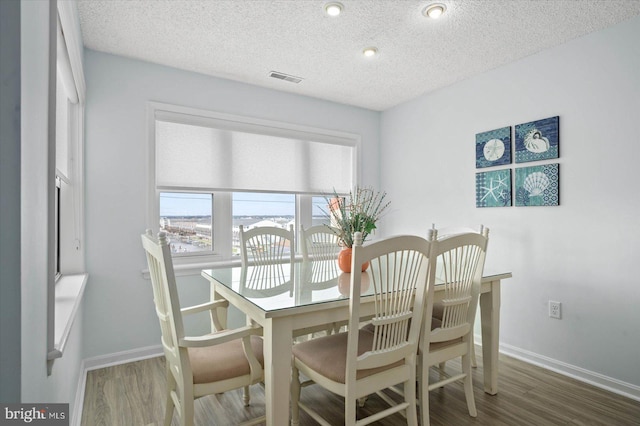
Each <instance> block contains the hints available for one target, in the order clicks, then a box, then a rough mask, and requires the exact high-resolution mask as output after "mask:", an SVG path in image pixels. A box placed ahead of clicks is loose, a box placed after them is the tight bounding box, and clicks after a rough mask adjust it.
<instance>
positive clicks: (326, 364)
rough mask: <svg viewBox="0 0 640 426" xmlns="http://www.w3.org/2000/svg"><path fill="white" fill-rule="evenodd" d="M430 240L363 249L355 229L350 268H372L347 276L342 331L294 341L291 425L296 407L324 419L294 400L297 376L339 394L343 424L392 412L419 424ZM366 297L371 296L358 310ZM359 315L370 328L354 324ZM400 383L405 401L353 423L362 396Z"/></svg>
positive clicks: (429, 287)
mask: <svg viewBox="0 0 640 426" xmlns="http://www.w3.org/2000/svg"><path fill="white" fill-rule="evenodd" d="M431 244H432V243H431V242H430V241H428V240H426V239H424V238H421V237H417V236H400V237H393V238H388V239H384V240H381V241H378V242H374V243H371V244H368V245H367V246H363V245H362V234H361V233H360V232H358V233H356V241H355V244H354V247H353V256H352V266H353V268H352V270H353V271H360V269H361V268H360V265H362V264H363V263H364V262H367V261H369V262H370V267H369V269H368V270H367V271H366V272H356V273H352V274H351V275H350V279H351V286H350V294H349V326H348V328H347V331H346V332H342V333H337V334H332V335H330V336H325V337H319V338H316V339H313V340H309V341H306V342H302V343H299V344H296V345H294V346H293V369H292V371H293V377H292V381H291V407H292V413H291V424H292V425H294V426H295V425H298V424H299V420H300V411H299V410H300V409H302V410H304V411H305V412H307V413H308V414H309V415H310V416H311V417H312V418H314V419H315V420H316V421H318V422H319V423H321V424H323V425H325V426H326V425H329V424H330V423H329V422H327V421H326V420H324V419H323V418H322V417H321V416H320V414H319V413H318V412H317V411H316V410H314V409H313V408H312V407H310V406H309V405H307V404H305V403H303V402H302V401H301V400H300V393H301V388H302V383H301V375H303V376H304V377H306V378H308V379H310V380H311V382H313V383H315V384H318V385H321V386H323V387H324V388H326V389H327V390H329V391H331V392H334V393H336V394H338V395H341V396H343V397H344V399H345V403H344V413H345V419H344V424H345V425H356V424H357V425H364V424H368V423H371V422H374V421H377V420H379V419H381V418H383V417H386V416H389V415H391V414H393V413H397V412H401V413H403V414H405V415H406V418H407V423H408V424H410V425H417V421H418V419H417V409H416V371H417V370H416V368H417V351H418V341H419V338H420V328H421V324H422V321H423V318H424V316H425V315H427V317H428V318H430V317H431V307H432V300H433V282H434V277H435V275H434V268H433V265H434V263H433V261H432V257H431V250H432V247H431ZM356 265H357V266H356ZM367 280H368V289H367V290H366V291H365V295H363V296H361V294H360V293H361V290H362V285H363V282H364V281H367ZM365 297H366V298H372V299H373V300H372V301H371V302H370V303H367V304H366V305H363V306H362V309H361V298H365ZM368 302H369V301H368ZM365 318H366V320H367V321H368V322H369V323H370V327H371V328H370V329H361V328H360V327H359V326H360V324H361V322H363V320H364V319H365ZM398 384H403V385H404V401H403V402H400V403H397V404H396V405H394V406H391V407H390V408H388V409H385V410H383V411H381V412H378V413H376V414H373V415H371V416H369V417H367V418H364V419H360V420H357V421H356V406H357V401H358V400H359V399H360V398H363V397H365V396H366V395H368V394H371V393H375V392H379V391H382V390H384V389H386V388H389V387H391V386H395V385H398Z"/></svg>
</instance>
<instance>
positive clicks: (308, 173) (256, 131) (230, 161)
mask: <svg viewBox="0 0 640 426" xmlns="http://www.w3.org/2000/svg"><path fill="white" fill-rule="evenodd" d="M155 117H156V123H155V134H156V186H157V188H158V189H159V190H180V191H190V190H195V191H220V190H233V191H271V192H294V193H331V192H333V190H334V189H335V190H336V191H338V192H348V191H349V190H350V188H351V187H352V186H353V182H354V175H355V174H354V164H355V145H354V143H353V141H351V142H349V141H348V140H346V139H342V138H339V137H333V136H329V135H326V134H318V133H308V132H304V131H300V130H289V129H282V128H277V127H269V126H262V125H256V124H247V123H238V122H234V121H228V120H221V119H211V118H206V117H196V116H187V115H182V116H180V115H176V114H170V113H166V112H163V111H156V116H155ZM187 123H188V124H187Z"/></svg>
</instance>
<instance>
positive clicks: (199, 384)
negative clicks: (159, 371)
mask: <svg viewBox="0 0 640 426" xmlns="http://www.w3.org/2000/svg"><path fill="white" fill-rule="evenodd" d="M142 246H143V247H144V250H145V252H146V256H147V264H148V266H149V275H150V276H151V284H152V288H153V300H154V303H155V307H156V309H155V311H156V314H157V316H158V320H159V321H160V330H161V342H162V348H163V350H164V356H165V360H166V364H167V368H166V375H167V397H166V407H165V418H164V424H165V426H169V425H171V422H172V419H173V414H174V411H175V412H176V413H177V415H178V419H179V424H180V425H183V426H191V425H193V419H194V399H197V398H200V397H203V396H206V395H214V394H219V393H223V392H227V391H230V390H234V389H240V388H243V389H244V397H243V400H244V403H245V406H246V405H249V401H250V396H249V385H252V384H255V383H258V382H261V381H264V357H263V353H262V337H261V335H262V328H260V327H256V326H253V325H248V326H245V327H240V328H237V329H233V330H225V329H223V327H222V326H221V321H220V319H221V318H220V316H219V315H220V313H219V312H218V311H217V310H218V309H219V308H226V307H227V306H228V305H229V303H228V302H227V301H226V300H222V301H220V300H218V301H209V302H207V303H203V304H201V305H196V306H191V307H185V308H181V307H180V300H179V298H178V289H177V286H176V279H175V274H174V270H173V262H172V259H171V249H170V247H169V242H168V239H167V236H166V234H165V233H164V232H160V234H159V235H158V238H157V239H155V238H154V237H153V236H152V234H151V231H147V233H145V234H142ZM207 311H208V312H209V316H210V320H211V324H212V326H213V327H214V329H213V330H212V332H211V334H206V335H201V336H187V335H186V334H185V330H184V326H183V317H184V316H187V315H192V314H196V313H199V312H207ZM263 421H264V416H262V417H260V418H256V419H253V420H251V421H248V422H246V423H244V424H245V425H254V424H258V423H261V422H263Z"/></svg>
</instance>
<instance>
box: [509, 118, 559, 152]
mask: <svg viewBox="0 0 640 426" xmlns="http://www.w3.org/2000/svg"><path fill="white" fill-rule="evenodd" d="M559 120H560V117H550V118H545V119H543V120H538V121H532V122H530V123H524V124H518V125H516V131H515V140H516V163H526V162H529V161H538V160H546V159H549V158H558V155H559V152H558V146H559V138H558V131H559Z"/></svg>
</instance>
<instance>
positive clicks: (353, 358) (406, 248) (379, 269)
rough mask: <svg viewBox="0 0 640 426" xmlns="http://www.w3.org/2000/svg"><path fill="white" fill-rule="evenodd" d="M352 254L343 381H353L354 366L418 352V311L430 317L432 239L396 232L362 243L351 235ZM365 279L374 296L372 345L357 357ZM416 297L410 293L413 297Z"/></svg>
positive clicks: (388, 361) (420, 318)
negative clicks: (388, 236) (387, 236)
mask: <svg viewBox="0 0 640 426" xmlns="http://www.w3.org/2000/svg"><path fill="white" fill-rule="evenodd" d="M355 240H356V241H355V244H354V246H353V254H352V271H360V269H361V267H360V265H362V264H363V263H365V262H369V263H370V266H369V268H368V270H367V271H366V272H362V273H357V272H356V273H352V274H351V289H350V290H351V293H350V318H349V330H348V333H349V336H348V343H347V345H348V348H347V354H348V355H347V357H348V360H347V371H346V374H347V376H346V379H347V380H355V375H356V371H357V370H361V369H370V368H377V367H380V366H385V365H389V364H392V363H394V362H396V361H399V360H401V359H403V358H405V357H409V356H414V355H415V354H416V353H417V349H418V341H419V336H420V329H421V325H422V322H423V315H428V316H429V317H430V316H431V312H430V311H431V307H432V304H433V287H434V286H433V282H434V279H435V275H434V265H435V264H434V263H433V259H432V256H431V251H432V242H430V241H428V240H426V239H424V238H421V237H418V236H399V237H392V238H387V239H384V240H380V241H377V242H374V243H371V244H368V245H366V246H362V236H361V234H360V233H359V232H358V233H356V238H355ZM363 278H365V279H368V281H369V292H370V293H373V295H372V296H365V297H373V298H375V303H374V306H375V312H374V313H373V317H372V319H371V330H372V333H373V345H372V349H371V350H370V351H367V352H365V353H363V354H362V355H360V356H357V353H358V334H359V333H358V328H359V327H358V326H359V323H360V321H361V318H360V298H361V296H360V286H361V284H362V280H363ZM414 295H415V297H414Z"/></svg>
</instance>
